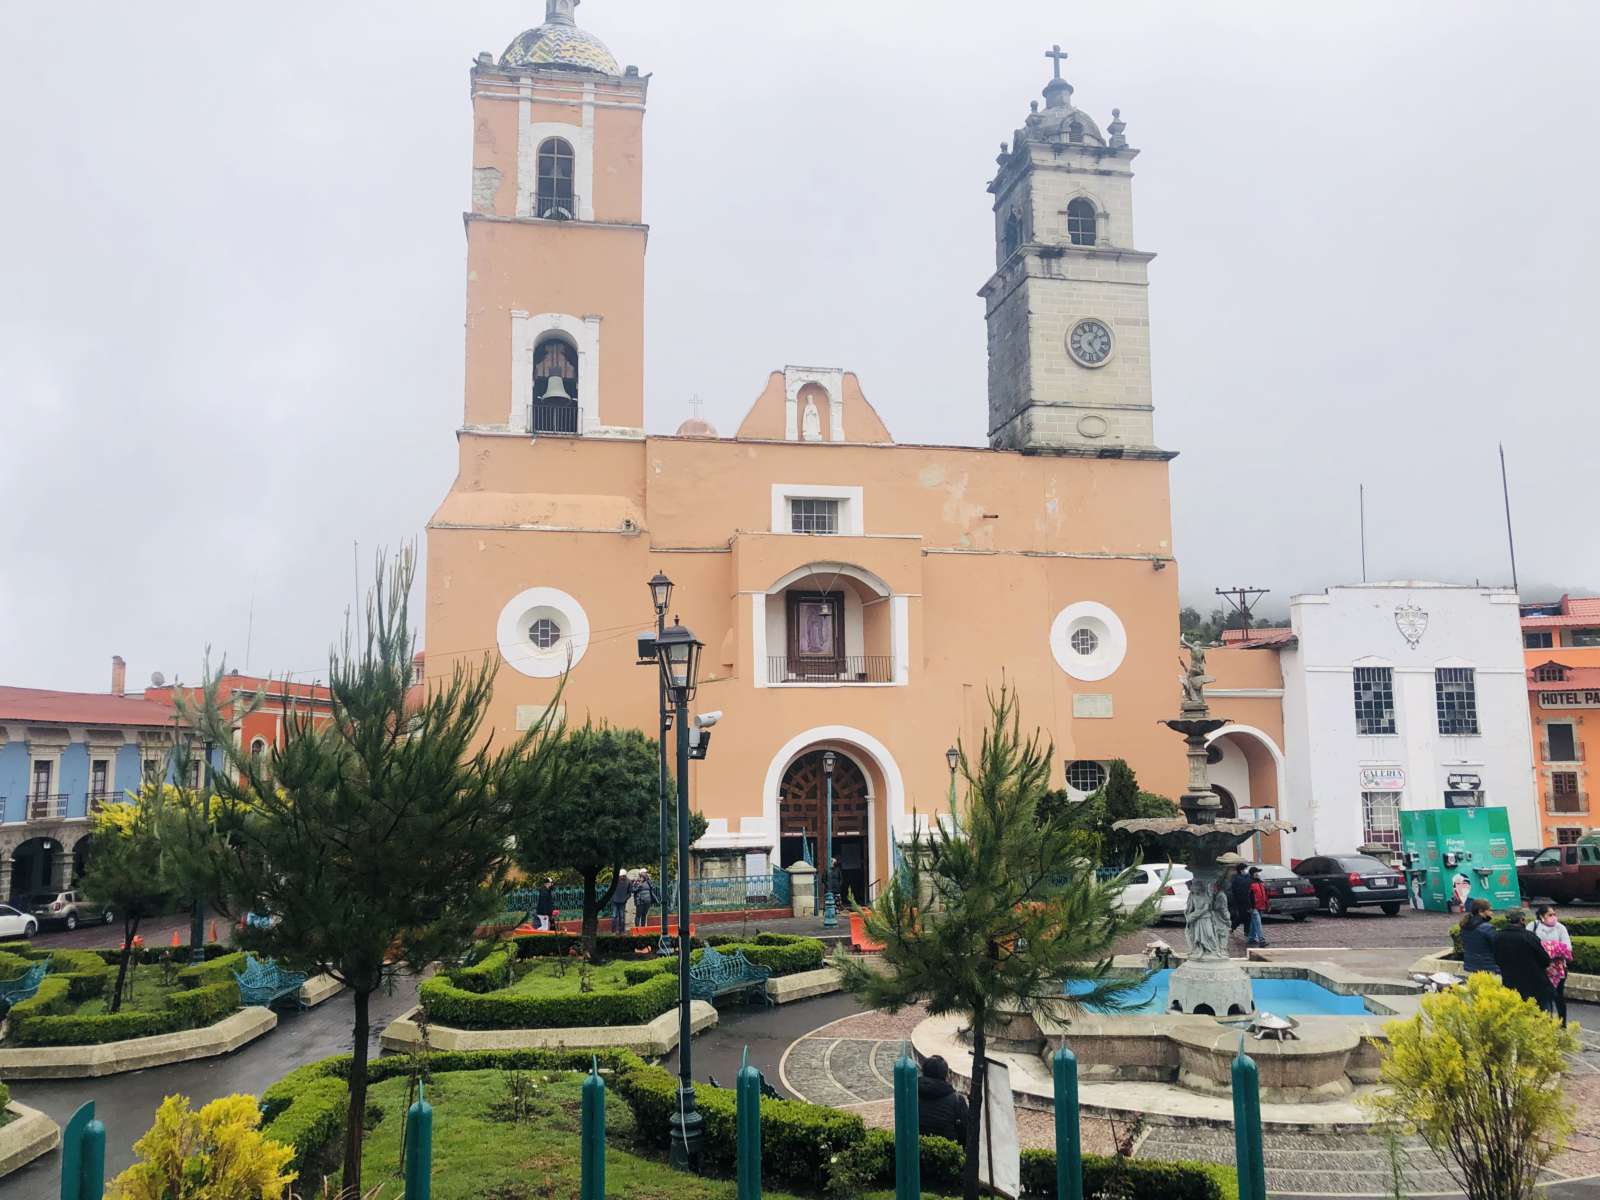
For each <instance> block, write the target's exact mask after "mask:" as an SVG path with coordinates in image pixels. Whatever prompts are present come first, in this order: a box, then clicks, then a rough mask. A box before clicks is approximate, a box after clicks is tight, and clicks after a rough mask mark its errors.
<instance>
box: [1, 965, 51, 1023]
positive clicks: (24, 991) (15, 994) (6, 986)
mask: <svg viewBox="0 0 1600 1200" xmlns="http://www.w3.org/2000/svg"><path fill="white" fill-rule="evenodd" d="M49 970H50V960H49V959H48V958H47V959H45V960H44V961H43V962H37V963H34V964H33V966H31V967H29V968H28V969H27V970H26V971H24V972H23V973H22V974H21V975H18V976H17V977H16V978H15V979H0V1011H5V1010H9V1009H10V1008H11V1006H12V1005H13V1004H21V1003H22V1002H23V1001H24V1000H32V999H33V997H34V995H35V994H36V993H37V992H38V990H39V985H40V984H41V983H43V982H44V977H45V975H46V974H48V973H49Z"/></svg>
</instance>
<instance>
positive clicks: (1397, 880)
mask: <svg viewBox="0 0 1600 1200" xmlns="http://www.w3.org/2000/svg"><path fill="white" fill-rule="evenodd" d="M1295 872H1296V873H1297V874H1299V875H1300V876H1302V877H1303V878H1305V879H1306V880H1308V881H1309V882H1310V883H1311V885H1312V887H1313V888H1315V889H1316V895H1317V903H1318V904H1319V905H1321V906H1322V907H1323V908H1325V909H1327V910H1328V913H1329V915H1330V916H1335V917H1337V916H1340V915H1341V914H1343V913H1345V912H1346V911H1348V910H1349V909H1352V908H1359V907H1360V906H1362V905H1364V904H1376V905H1377V906H1378V907H1379V908H1381V909H1383V911H1384V912H1385V913H1386V914H1387V915H1388V916H1391V917H1392V916H1395V915H1396V914H1397V913H1399V911H1400V910H1401V908H1403V907H1404V906H1405V904H1406V902H1407V901H1406V881H1405V876H1404V874H1403V873H1402V872H1400V871H1399V870H1397V869H1395V868H1394V867H1391V866H1389V865H1388V864H1387V863H1384V862H1379V861H1378V860H1377V859H1375V858H1370V857H1368V856H1367V855H1365V854H1333V855H1317V856H1316V857H1313V858H1307V859H1303V860H1301V861H1300V863H1298V864H1297V865H1296V866H1295Z"/></svg>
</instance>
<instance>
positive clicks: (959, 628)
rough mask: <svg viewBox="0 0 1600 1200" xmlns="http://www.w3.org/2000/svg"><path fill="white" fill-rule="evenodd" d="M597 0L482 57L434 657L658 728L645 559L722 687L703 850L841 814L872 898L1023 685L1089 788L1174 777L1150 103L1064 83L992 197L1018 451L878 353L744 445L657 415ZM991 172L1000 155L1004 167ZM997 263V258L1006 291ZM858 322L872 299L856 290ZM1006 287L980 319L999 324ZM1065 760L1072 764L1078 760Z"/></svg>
mask: <svg viewBox="0 0 1600 1200" xmlns="http://www.w3.org/2000/svg"><path fill="white" fill-rule="evenodd" d="M574 7H575V5H574V2H573V0H549V2H548V13H547V17H546V21H545V23H544V24H543V25H540V26H539V27H537V28H535V29H532V30H529V31H528V32H526V33H524V34H522V35H521V36H519V37H518V38H517V39H516V40H515V41H514V42H512V44H511V45H510V47H508V48H507V50H506V52H505V54H503V55H502V56H501V57H500V58H499V59H498V60H495V59H494V58H492V57H491V56H490V55H487V54H484V55H480V56H479V58H478V60H477V63H476V65H475V66H474V68H473V70H472V76H471V87H472V104H473V129H474V138H473V169H472V189H471V199H472V207H471V211H470V212H469V213H467V215H466V242H467V338H466V379H465V404H464V413H463V419H462V423H461V425H460V427H459V428H458V429H457V430H456V431H455V439H456V447H457V453H458V459H459V468H458V475H457V477H456V480H455V482H454V484H453V486H452V487H451V489H450V493H449V495H448V496H447V497H446V498H445V500H444V502H443V503H442V504H441V505H440V507H439V509H438V511H437V512H436V513H435V514H434V516H433V519H432V520H431V522H430V523H429V527H428V553H427V567H428V579H427V629H428V633H427V637H428V663H429V667H428V674H429V675H430V676H431V677H433V678H439V677H442V676H444V675H446V674H447V673H448V672H449V671H450V669H451V667H452V665H453V664H455V663H457V662H459V661H461V660H463V659H471V660H475V659H477V658H479V657H481V656H482V655H484V654H485V653H488V654H490V655H493V656H495V657H496V658H497V659H498V661H499V663H500V673H499V677H498V680H497V684H496V691H495V698H494V708H493V711H492V718H491V719H492V721H493V723H494V725H495V726H496V727H498V728H499V729H500V730H503V731H507V732H509V731H511V730H514V729H521V728H526V727H527V726H528V725H529V724H530V722H532V721H534V720H536V719H537V718H538V716H539V715H540V714H541V713H543V712H544V711H545V709H546V707H547V706H548V705H549V704H550V703H551V702H552V697H553V696H554V695H555V694H556V689H557V687H558V685H559V684H560V683H561V677H562V676H563V675H564V674H565V675H566V684H565V691H564V692H563V693H562V697H561V704H562V705H563V707H564V709H565V714H564V715H565V716H566V718H567V719H568V720H569V721H581V720H583V719H584V717H586V716H593V717H595V718H601V719H605V720H607V721H610V722H612V723H614V724H617V725H623V726H634V727H638V728H641V729H644V730H647V731H653V730H654V729H655V727H656V686H655V680H654V679H653V678H652V676H651V674H650V672H649V671H646V670H641V669H640V668H639V667H638V666H637V665H636V664H635V635H636V634H637V633H639V632H640V631H643V630H652V629H653V627H654V612H653V609H652V607H651V603H650V596H649V592H648V590H647V587H646V583H647V581H648V580H649V579H650V578H651V576H653V575H655V574H656V572H658V571H661V572H664V573H665V574H666V575H668V576H669V577H670V578H671V579H672V580H673V581H674V583H675V585H676V591H675V593H674V596H673V601H672V610H671V614H669V616H670V615H681V617H682V620H683V623H684V624H685V625H687V626H688V627H689V628H691V629H692V630H693V631H694V632H695V634H696V635H697V636H698V637H699V638H700V640H701V641H702V642H704V643H705V646H706V651H705V654H704V662H703V667H702V672H701V675H702V679H701V688H700V692H699V697H698V699H697V705H698V706H699V708H700V709H702V710H711V709H716V710H721V711H722V713H723V720H722V724H721V725H720V726H719V727H718V730H717V735H716V745H715V747H714V749H713V750H712V752H711V754H710V756H709V758H708V759H707V760H706V761H704V762H701V763H697V764H696V765H695V766H694V768H693V774H692V778H691V781H690V782H691V788H692V800H693V803H694V805H695V806H696V807H697V808H698V809H699V810H700V811H702V812H703V813H704V814H705V815H706V816H707V818H708V819H709V821H710V831H709V832H708V834H707V835H706V837H705V838H703V839H702V840H701V842H700V843H698V844H697V847H696V852H697V856H698V859H699V862H700V867H701V869H702V870H705V871H707V872H723V873H731V874H737V873H742V872H744V871H745V870H747V869H748V870H750V871H751V872H759V871H760V870H762V869H764V865H765V864H766V863H767V862H770V861H772V860H773V859H774V858H776V860H777V861H779V862H780V863H783V864H787V863H789V862H792V861H794V860H796V859H798V858H799V857H800V855H801V853H802V838H805V839H809V840H810V841H811V842H812V843H813V844H815V842H816V841H817V839H818V838H819V835H820V834H821V833H822V832H823V829H822V823H823V817H822V810H823V808H824V806H825V804H824V789H825V783H824V780H823V773H822V771H821V760H822V755H823V753H824V752H825V751H828V750H833V751H834V752H835V753H836V755H837V756H838V760H837V763H838V765H837V767H836V769H835V772H834V776H833V793H834V800H835V812H834V834H835V840H836V852H837V855H838V857H839V858H840V861H841V865H842V868H843V871H844V874H845V876H846V878H847V880H848V881H849V883H850V884H851V887H852V890H853V891H854V892H855V893H856V894H858V895H865V894H869V893H870V892H871V891H872V890H873V888H874V886H875V885H876V883H877V882H878V881H880V880H882V879H884V878H886V877H887V876H888V874H889V872H890V870H891V869H892V852H891V849H890V846H891V843H892V842H903V841H904V840H905V839H906V838H908V837H909V836H910V833H911V830H912V828H913V824H914V822H915V821H916V820H917V819H918V815H920V816H921V818H922V819H924V820H925V819H926V816H927V814H928V813H930V812H938V811H939V810H940V809H941V808H942V807H943V805H944V803H945V796H946V792H947V788H948V784H949V775H948V769H947V767H946V764H945V749H946V747H947V746H949V745H950V744H951V743H953V742H955V741H956V740H958V739H960V740H961V741H962V742H963V743H964V744H965V745H966V746H967V747H968V748H969V749H975V747H976V743H977V739H978V736H979V733H980V731H981V729H982V728H983V726H984V724H985V722H986V719H987V715H988V708H987V703H986V699H985V695H986V693H987V692H988V691H991V690H993V689H996V688H998V687H999V686H1000V684H1001V682H1002V680H1005V681H1006V682H1007V683H1009V684H1011V685H1013V686H1014V687H1015V688H1016V689H1017V691H1018V693H1019V695H1020V698H1021V702H1022V712H1023V719H1024V721H1025V722H1026V723H1028V724H1030V725H1032V724H1039V725H1042V726H1043V727H1044V728H1045V729H1046V730H1048V732H1049V733H1050V734H1051V736H1053V738H1054V739H1055V743H1056V746H1057V748H1058V752H1059V756H1060V759H1061V760H1062V761H1064V762H1065V764H1066V766H1065V769H1064V772H1063V774H1060V775H1058V776H1057V779H1056V781H1055V782H1056V783H1057V784H1058V785H1060V784H1061V783H1062V782H1063V781H1064V783H1065V785H1066V786H1067V787H1069V788H1070V789H1071V790H1073V791H1074V792H1075V793H1077V794H1080V795H1082V794H1087V793H1088V792H1090V791H1092V790H1094V789H1095V788H1096V787H1097V786H1098V785H1099V784H1100V782H1101V781H1102V780H1103V779H1104V777H1105V770H1106V764H1107V763H1108V762H1109V761H1110V760H1111V759H1113V758H1119V757H1120V758H1125V759H1127V760H1128V761H1129V762H1130V763H1132V764H1133V766H1134V767H1135V769H1136V770H1137V771H1138V772H1139V776H1140V780H1141V782H1142V784H1143V785H1144V786H1145V787H1147V788H1149V789H1151V790H1156V791H1161V792H1165V793H1168V794H1171V795H1176V794H1177V793H1178V792H1179V791H1180V790H1181V789H1182V786H1183V779H1184V767H1183V759H1182V755H1181V750H1182V744H1181V742H1180V740H1179V739H1178V738H1176V737H1175V736H1174V735H1173V734H1171V733H1170V732H1169V731H1167V730H1165V729H1162V728H1160V727H1159V726H1158V725H1157V724H1156V722H1157V719H1158V718H1161V717H1167V716H1170V715H1172V712H1173V710H1174V708H1175V705H1176V702H1177V695H1178V688H1177V683H1176V676H1177V674H1178V664H1177V662H1176V647H1177V638H1178V629H1177V612H1178V602H1177V571H1176V570H1175V569H1173V567H1174V560H1173V555H1172V543H1171V519H1170V496H1169V489H1168V467H1167V464H1168V461H1169V460H1170V459H1171V458H1172V454H1171V453H1170V452H1168V451H1165V450H1162V449H1161V448H1159V447H1158V446H1157V445H1156V444H1155V442H1154V433H1153V415H1152V413H1153V408H1152V403H1151V389H1150V363H1149V336H1148V333H1149V322H1148V308H1147V301H1146V293H1147V279H1146V268H1147V265H1148V263H1149V261H1150V260H1151V258H1152V257H1153V255H1151V254H1149V253H1147V252H1144V251H1141V250H1138V249H1136V248H1135V244H1134V241H1133V224H1132V171H1131V163H1132V160H1133V158H1134V156H1135V154H1137V151H1136V150H1134V149H1132V148H1131V147H1129V146H1128V144H1127V140H1126V137H1125V135H1124V129H1125V126H1124V124H1123V123H1122V122H1121V121H1120V120H1113V121H1112V122H1111V123H1110V124H1109V125H1108V126H1107V127H1106V131H1105V132H1104V133H1102V131H1101V129H1100V127H1099V126H1098V125H1097V124H1096V122H1095V121H1094V120H1093V119H1092V118H1091V117H1090V116H1089V115H1088V114H1087V113H1086V112H1084V111H1083V110H1081V109H1079V108H1077V107H1075V106H1074V105H1073V103H1072V87H1071V85H1070V84H1069V83H1067V82H1066V81H1065V80H1064V79H1061V78H1060V76H1059V69H1060V67H1059V60H1058V61H1057V65H1056V68H1055V71H1056V77H1055V78H1054V79H1051V80H1050V81H1049V84H1048V86H1047V87H1046V88H1045V92H1044V96H1045V105H1044V107H1043V108H1042V109H1037V110H1036V111H1034V112H1033V113H1032V114H1030V115H1029V116H1027V117H1026V119H1025V122H1024V124H1023V125H1022V127H1020V128H1018V129H1017V130H1016V131H1015V132H1014V133H1013V134H1012V136H1011V138H1010V139H1009V140H1008V142H1007V145H1006V149H1005V152H1004V153H1003V154H1002V155H1001V157H1000V166H999V170H998V173H997V175H996V177H995V179H994V181H993V183H991V185H990V188H989V190H990V192H991V193H992V194H993V195H994V215H995V226H994V229H995V239H996V240H995V246H996V255H995V271H994V274H993V275H992V276H991V277H990V279H989V280H988V281H987V282H986V283H984V284H983V287H982V291H981V295H982V296H983V298H984V306H985V318H986V320H987V322H988V327H989V343H990V372H989V396H988V414H989V429H990V447H989V448H973V447H965V446H943V445H934V446H912V445H899V444H896V443H895V442H894V440H893V438H892V436H891V434H890V431H889V429H888V428H887V426H886V424H885V422H884V421H883V420H882V418H881V416H880V415H879V414H878V413H877V412H876V411H875V410H874V409H873V407H872V405H871V403H870V402H869V401H868V399H867V396H866V394H865V392H864V390H863V387H862V383H861V381H860V380H859V379H857V377H856V376H855V375H854V374H852V373H850V372H848V371H845V370H842V369H839V368H828V367H798V366H790V367H785V368H784V369H783V370H781V371H774V372H772V374H771V375H770V376H769V378H768V379H767V381H766V383H765V385H764V386H762V387H761V388H760V389H759V393H758V394H757V395H756V397H755V400H754V402H753V404H752V405H751V406H750V409H749V411H748V413H747V415H746V416H745V417H744V419H743V421H742V422H741V424H740V425H739V428H738V429H737V430H736V431H735V433H734V435H733V436H732V437H722V436H718V435H717V432H716V430H715V429H713V428H712V427H711V426H710V425H709V424H708V423H707V422H704V421H701V420H698V419H696V420H691V421H689V422H686V423H685V424H684V425H683V426H682V427H681V428H680V429H679V430H678V433H677V435H676V436H672V437H663V436H655V435H649V434H647V433H646V432H645V430H644V417H645V396H644V316H645V313H644V265H645V251H646V244H647V237H646V235H647V227H646V226H645V224H644V209H643V200H644V190H643V167H644V137H643V125H644V115H645V107H646V99H647V92H648V82H649V81H648V77H647V76H644V75H641V74H640V73H639V71H638V70H637V69H636V68H634V67H627V68H626V69H624V68H621V67H619V66H618V64H617V61H616V60H615V58H613V56H612V55H611V53H610V51H609V50H608V49H607V48H606V47H605V46H604V45H603V44H602V43H601V42H600V41H599V40H598V39H597V38H595V37H594V36H593V35H592V34H590V33H588V32H586V31H585V30H583V29H581V28H579V27H578V25H577V24H576V21H575V18H574V12H573V10H574ZM975 165H976V164H975ZM974 282H975V283H976V282H979V281H974ZM841 318H842V319H844V314H841ZM976 319H977V313H976V312H975V313H974V320H976ZM1057 770H1058V771H1061V770H1062V768H1060V767H1058V768H1057Z"/></svg>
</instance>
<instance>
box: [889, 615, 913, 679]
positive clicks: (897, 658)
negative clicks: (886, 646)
mask: <svg viewBox="0 0 1600 1200" xmlns="http://www.w3.org/2000/svg"><path fill="white" fill-rule="evenodd" d="M889 634H890V637H891V638H893V640H894V681H895V683H897V684H899V685H900V686H901V687H905V686H906V685H907V684H909V683H910V682H911V597H910V596H895V597H893V598H892V599H891V600H890V601H889Z"/></svg>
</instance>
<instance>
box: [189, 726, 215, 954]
mask: <svg viewBox="0 0 1600 1200" xmlns="http://www.w3.org/2000/svg"><path fill="white" fill-rule="evenodd" d="M205 755H206V757H205V764H204V765H203V767H202V768H201V769H202V771H203V772H204V775H205V784H204V791H203V792H202V793H201V800H200V803H201V806H202V810H201V819H202V824H201V826H200V828H201V830H202V836H204V837H205V838H207V839H208V840H209V839H210V837H211V784H212V778H211V743H210V742H206V743H205ZM205 960H206V914H205V898H204V897H203V896H201V895H199V894H198V893H197V894H196V895H195V898H194V919H193V920H192V921H190V923H189V961H190V962H191V963H203V962H205Z"/></svg>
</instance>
